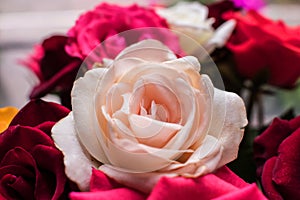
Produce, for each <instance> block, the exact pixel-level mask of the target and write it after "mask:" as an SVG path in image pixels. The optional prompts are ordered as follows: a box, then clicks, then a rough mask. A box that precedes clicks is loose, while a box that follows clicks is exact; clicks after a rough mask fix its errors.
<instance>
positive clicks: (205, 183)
mask: <svg viewBox="0 0 300 200" xmlns="http://www.w3.org/2000/svg"><path fill="white" fill-rule="evenodd" d="M70 198H71V199H72V200H92V199H103V200H118V199H131V200H142V199H148V200H154V199H155V200H159V199H164V200H171V199H190V200H194V199H195V200H196V199H202V200H208V199H219V200H221V199H222V200H229V199H236V200H238V199H248V200H252V199H253V200H254V199H255V200H261V199H266V198H265V197H264V196H263V195H262V193H261V192H260V191H259V189H258V188H257V187H256V185H255V184H247V183H246V182H244V181H243V180H242V179H241V178H239V177H238V176H236V175H235V174H234V173H233V172H231V171H230V170H229V169H228V168H227V167H222V168H220V169H218V170H217V171H216V172H215V173H214V174H208V175H205V176H200V177H198V178H195V179H192V178H184V177H176V178H167V177H162V178H161V179H160V180H159V181H158V183H157V184H156V186H155V187H154V188H153V190H152V192H151V193H150V194H144V193H142V192H139V191H136V190H133V189H131V188H128V187H125V186H123V185H121V184H119V183H117V182H115V181H114V180H113V179H110V178H109V177H107V176H106V175H105V174H104V173H103V172H101V171H100V170H95V169H94V170H93V174H92V178H91V182H90V192H72V193H71V194H70Z"/></svg>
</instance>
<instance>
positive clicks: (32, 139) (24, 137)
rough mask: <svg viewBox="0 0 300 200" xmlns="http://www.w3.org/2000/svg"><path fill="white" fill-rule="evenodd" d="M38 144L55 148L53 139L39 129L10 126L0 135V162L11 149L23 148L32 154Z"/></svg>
mask: <svg viewBox="0 0 300 200" xmlns="http://www.w3.org/2000/svg"><path fill="white" fill-rule="evenodd" d="M38 144H42V145H46V146H54V143H53V141H52V139H51V138H50V137H49V136H48V135H46V134H45V133H44V132H42V131H41V130H39V129H36V128H31V127H28V126H10V127H9V128H8V129H7V130H6V131H4V132H3V133H2V134H0V146H1V148H0V160H2V159H3V157H4V156H5V154H6V152H8V151H9V150H10V149H14V148H15V147H22V148H23V149H25V150H26V151H29V152H30V151H31V150H32V148H33V147H34V146H35V145H38Z"/></svg>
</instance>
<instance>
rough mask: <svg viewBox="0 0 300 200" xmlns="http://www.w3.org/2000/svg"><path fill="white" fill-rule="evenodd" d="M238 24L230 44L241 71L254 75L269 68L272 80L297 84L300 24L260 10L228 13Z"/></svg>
mask: <svg viewBox="0 0 300 200" xmlns="http://www.w3.org/2000/svg"><path fill="white" fill-rule="evenodd" d="M226 19H235V20H236V21H237V26H236V29H235V32H234V33H233V35H232V36H231V39H230V40H229V42H228V43H227V47H228V48H229V49H230V50H231V51H232V53H233V55H234V58H235V61H236V64H237V70H238V72H239V73H240V74H241V75H242V76H244V77H245V78H249V79H252V78H254V77H255V76H256V75H257V74H258V73H261V72H262V71H267V73H268V74H269V77H268V80H267V81H268V83H269V84H272V85H274V86H278V87H287V88H288V87H293V86H295V84H296V81H297V80H298V79H299V77H300V68H299V64H298V63H299V61H300V27H295V28H292V27H288V26H286V25H285V24H284V23H283V22H282V21H278V22H275V21H272V20H270V19H268V18H265V17H263V16H262V15H260V14H259V13H257V12H256V11H253V10H252V11H248V12H247V13H246V14H242V13H226Z"/></svg>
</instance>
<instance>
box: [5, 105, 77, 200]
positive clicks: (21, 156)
mask: <svg viewBox="0 0 300 200" xmlns="http://www.w3.org/2000/svg"><path fill="white" fill-rule="evenodd" d="M68 112H69V110H68V109H66V108H64V107H62V106H60V105H58V104H54V103H46V102H44V101H41V100H35V101H31V102H30V103H28V104H27V105H26V106H25V107H24V108H23V109H21V110H20V111H19V113H18V114H17V115H16V117H15V118H14V119H13V121H12V122H11V124H10V126H9V128H8V129H7V130H6V131H4V132H3V133H2V134H0V193H1V195H0V199H1V196H3V197H5V199H52V200H54V199H63V198H67V195H68V192H69V191H70V190H69V187H70V184H69V183H71V182H69V180H68V179H67V177H66V175H65V172H64V164H63V155H62V153H61V152H60V151H59V150H58V149H57V148H56V147H55V145H54V142H53V140H52V139H51V137H50V134H51V128H52V126H53V125H54V124H55V122H57V121H58V120H60V119H61V118H63V117H65V116H66V115H67V114H68Z"/></svg>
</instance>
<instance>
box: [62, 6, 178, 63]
mask: <svg viewBox="0 0 300 200" xmlns="http://www.w3.org/2000/svg"><path fill="white" fill-rule="evenodd" d="M145 27H157V28H164V29H165V30H163V29H160V30H157V31H154V32H153V31H152V30H143V29H140V30H136V32H135V33H134V35H130V37H129V38H125V37H123V36H122V35H119V36H115V37H113V38H112V39H110V40H107V41H106V42H105V44H103V45H101V46H98V45H99V44H100V43H101V42H103V41H105V40H106V39H108V38H109V37H111V36H114V35H116V34H118V33H121V32H124V31H127V30H131V29H139V28H145ZM166 28H168V24H167V22H166V20H165V19H163V18H161V17H160V16H158V15H157V14H156V12H155V11H154V10H152V9H149V8H144V7H140V6H138V5H131V6H128V7H122V6H118V5H111V4H107V3H102V4H100V5H98V6H97V7H96V8H95V9H94V10H91V11H88V12H86V13H85V14H83V15H81V16H80V17H79V19H78V20H77V21H76V24H75V26H73V27H72V28H71V29H70V30H69V32H68V36H69V40H68V44H67V46H66V51H67V52H68V53H69V54H70V55H71V56H75V57H78V58H80V59H85V58H86V57H87V56H88V55H89V57H90V58H91V59H92V61H93V62H95V61H97V62H101V61H102V58H111V59H113V58H115V56H116V55H117V54H118V53H119V52H120V51H121V50H123V49H124V48H125V47H127V46H129V45H130V44H133V43H135V42H138V41H140V40H143V39H149V38H152V39H159V40H160V41H161V42H162V43H164V44H166V45H167V46H169V48H170V49H171V50H173V51H174V52H178V51H179V50H180V48H179V42H178V41H177V37H176V36H175V35H174V34H172V33H171V32H169V31H167V29H166ZM97 46H98V47H97ZM95 47H97V50H96V52H92V50H94V48H95ZM91 52H92V54H90V53H91Z"/></svg>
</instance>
